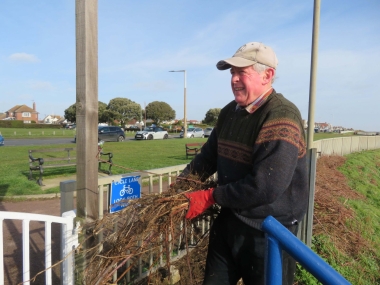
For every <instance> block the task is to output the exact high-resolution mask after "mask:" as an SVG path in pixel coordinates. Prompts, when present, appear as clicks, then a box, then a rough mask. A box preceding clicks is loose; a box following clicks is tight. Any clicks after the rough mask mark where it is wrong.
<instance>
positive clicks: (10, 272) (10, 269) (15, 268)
mask: <svg viewBox="0 0 380 285" xmlns="http://www.w3.org/2000/svg"><path fill="white" fill-rule="evenodd" d="M344 162H345V158H344V157H340V156H330V157H321V158H319V159H318V162H317V180H316V194H315V212H314V229H313V230H314V232H313V233H314V234H319V233H321V232H324V233H326V234H327V235H329V236H330V237H331V238H332V239H333V241H334V243H335V244H336V247H337V248H338V249H340V250H344V251H346V252H349V253H351V254H353V255H355V254H356V253H357V251H358V250H359V249H360V250H363V246H365V243H364V240H363V239H362V238H361V236H360V234H359V233H355V232H352V231H348V229H347V227H346V226H345V221H346V220H347V219H350V218H352V217H353V212H352V211H351V210H350V209H348V208H347V206H346V205H345V202H344V200H345V199H364V197H362V196H361V195H359V194H358V193H356V192H354V191H353V190H351V189H350V187H349V186H348V185H347V181H346V178H345V177H344V176H343V175H342V174H341V173H340V172H339V171H338V170H337V168H338V167H339V166H341V165H342V164H343V163H344ZM341 197H344V198H345V199H342V198H341ZM0 211H15V212H27V213H38V214H48V215H56V216H58V215H60V199H59V198H52V199H46V200H33V201H22V202H0ZM3 228H4V264H5V268H4V276H5V283H4V284H18V283H20V282H21V280H22V272H21V268H22V234H21V233H22V231H21V229H22V225H21V222H20V221H9V220H6V221H4V222H3ZM52 240H53V244H52V252H53V264H54V263H55V262H57V261H58V260H59V256H58V255H59V249H60V227H59V226H58V225H56V226H55V225H54V224H53V226H52ZM30 256H31V261H32V262H31V265H30V266H31V274H30V276H34V275H35V274H36V273H37V272H40V271H42V270H43V269H44V224H43V223H39V222H31V224H30ZM58 269H59V268H55V269H54V270H53V284H59V270H58ZM31 284H33V285H35V284H45V281H44V273H42V274H41V275H39V276H38V277H37V278H36V280H35V281H34V282H31Z"/></svg>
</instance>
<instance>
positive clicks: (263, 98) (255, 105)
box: [235, 87, 273, 114]
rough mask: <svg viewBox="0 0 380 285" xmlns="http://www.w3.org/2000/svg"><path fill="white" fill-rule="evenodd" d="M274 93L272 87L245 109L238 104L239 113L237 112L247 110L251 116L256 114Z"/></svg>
mask: <svg viewBox="0 0 380 285" xmlns="http://www.w3.org/2000/svg"><path fill="white" fill-rule="evenodd" d="M272 91H273V87H270V88H269V89H268V90H267V91H265V92H264V93H263V94H261V95H260V96H259V97H258V98H257V99H256V100H255V101H253V102H252V103H250V104H248V105H247V106H245V107H242V106H239V105H238V104H236V108H235V110H236V111H237V110H242V109H245V110H246V111H247V112H248V113H250V114H252V113H254V112H255V111H256V110H257V109H258V108H260V106H261V105H262V104H263V103H264V102H265V101H266V100H267V99H268V97H269V95H270V94H272Z"/></svg>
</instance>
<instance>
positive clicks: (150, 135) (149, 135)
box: [135, 127, 169, 140]
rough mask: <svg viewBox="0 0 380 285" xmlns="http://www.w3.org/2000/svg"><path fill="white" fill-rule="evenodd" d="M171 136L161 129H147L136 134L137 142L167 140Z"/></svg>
mask: <svg viewBox="0 0 380 285" xmlns="http://www.w3.org/2000/svg"><path fill="white" fill-rule="evenodd" d="M167 138H169V134H168V132H167V131H165V130H164V129H163V128H161V127H146V128H145V129H143V130H142V131H138V132H136V135H135V139H136V140H153V139H167Z"/></svg>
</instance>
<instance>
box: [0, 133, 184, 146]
mask: <svg viewBox="0 0 380 285" xmlns="http://www.w3.org/2000/svg"><path fill="white" fill-rule="evenodd" d="M173 138H179V135H169V139H173ZM131 140H135V138H134V137H126V138H125V142H127V141H131ZM69 143H72V144H75V142H74V139H73V138H58V139H51V138H46V139H6V141H5V145H4V146H5V147H7V146H28V145H49V144H50V145H51V144H69Z"/></svg>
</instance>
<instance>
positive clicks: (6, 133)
mask: <svg viewBox="0 0 380 285" xmlns="http://www.w3.org/2000/svg"><path fill="white" fill-rule="evenodd" d="M75 132H76V130H69V129H48V128H45V129H23V128H0V134H1V135H3V137H4V138H5V139H6V140H7V139H36V138H38V139H40V138H74V136H75ZM134 135H135V132H132V131H127V132H125V136H126V137H133V136H134Z"/></svg>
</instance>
